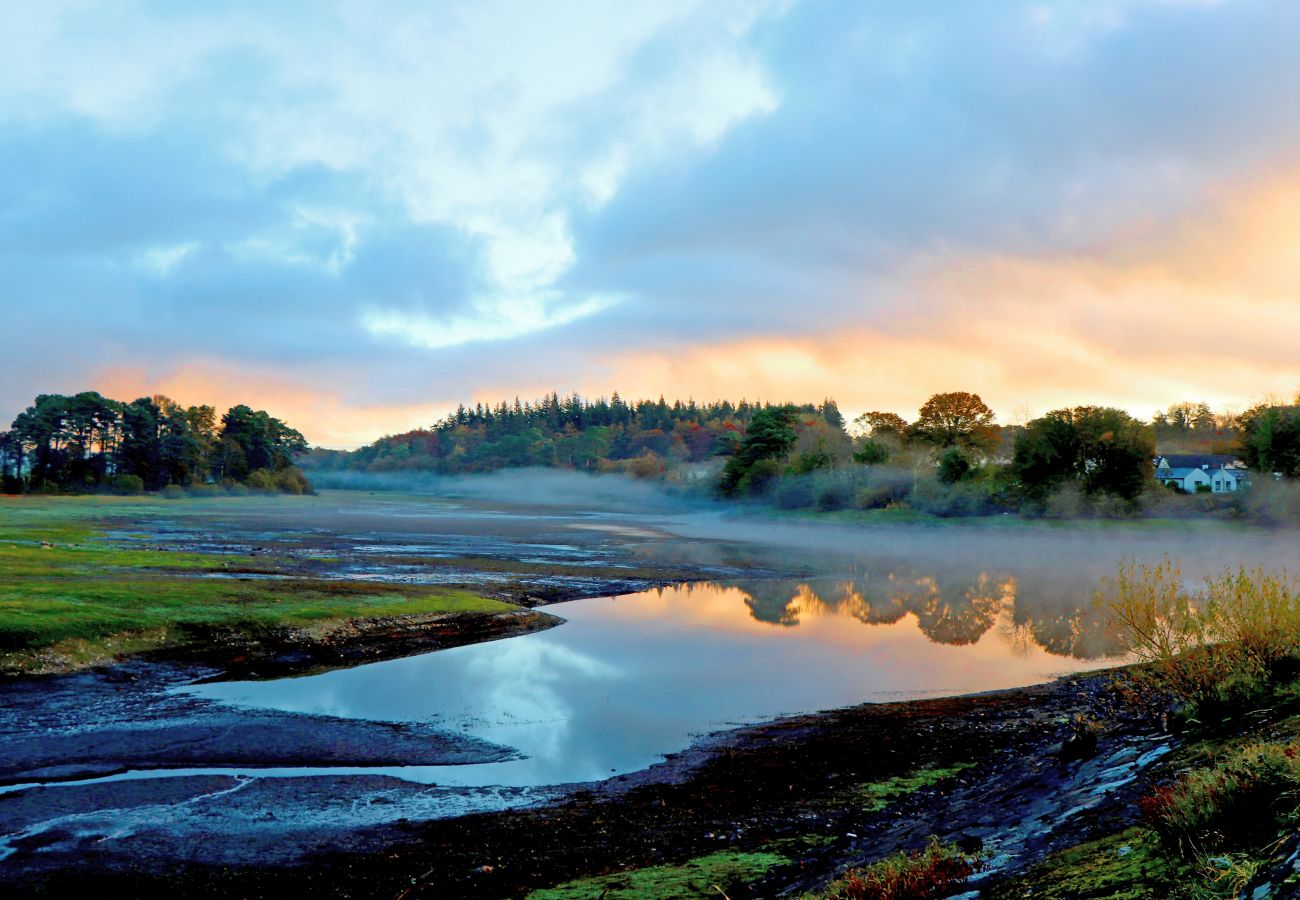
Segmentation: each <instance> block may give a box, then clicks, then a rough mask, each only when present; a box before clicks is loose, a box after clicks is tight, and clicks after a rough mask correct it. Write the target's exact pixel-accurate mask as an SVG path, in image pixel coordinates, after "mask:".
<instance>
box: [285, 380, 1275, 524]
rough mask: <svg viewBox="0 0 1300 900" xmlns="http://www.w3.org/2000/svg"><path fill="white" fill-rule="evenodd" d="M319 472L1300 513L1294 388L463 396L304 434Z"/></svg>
mask: <svg viewBox="0 0 1300 900" xmlns="http://www.w3.org/2000/svg"><path fill="white" fill-rule="evenodd" d="M1157 453H1161V454H1175V453H1181V454H1188V453H1192V454H1220V455H1225V456H1228V457H1232V458H1235V459H1237V460H1240V462H1241V464H1242V466H1244V467H1248V468H1249V470H1251V471H1252V472H1254V473H1256V474H1255V477H1251V478H1249V479H1243V480H1244V481H1248V483H1249V484H1250V485H1251V487H1252V490H1250V491H1243V492H1241V493H1240V494H1237V495H1233V496H1231V497H1229V496H1221V495H1213V496H1199V495H1198V496H1194V497H1192V496H1179V494H1180V492H1179V491H1178V490H1176V489H1171V488H1166V487H1164V486H1162V485H1161V484H1160V483H1158V482H1157V481H1156V480H1155V478H1154V470H1153V460H1154V458H1155V457H1156V455H1157ZM303 465H304V467H307V468H309V470H312V471H316V472H319V473H321V475H320V477H322V478H325V479H326V480H328V479H329V473H336V472H370V473H403V472H407V473H409V472H428V473H437V474H442V475H459V474H468V473H475V472H488V471H494V470H497V469H503V468H510V467H526V466H542V467H563V468H571V469H578V470H584V471H591V472H621V473H625V474H629V475H632V476H634V477H638V478H653V479H661V480H664V481H666V482H668V483H670V484H673V485H676V486H679V487H683V488H685V489H688V490H692V491H696V492H710V493H716V494H719V495H721V496H724V497H728V498H733V499H745V500H751V501H757V502H762V503H768V504H773V505H775V506H778V507H782V508H786V509H803V508H808V509H819V510H822V511H834V510H852V509H858V510H874V509H893V510H913V511H916V512H920V513H926V514H932V515H938V516H963V515H987V514H995V513H1000V512H1017V513H1023V514H1029V515H1045V516H1055V517H1077V516H1080V515H1134V514H1139V513H1148V514H1157V515H1159V514H1167V513H1174V514H1177V513H1184V512H1196V513H1206V514H1212V515H1221V516H1224V517H1234V516H1236V517H1245V516H1250V517H1255V518H1259V519H1264V520H1274V519H1276V520H1286V521H1295V520H1297V519H1300V491H1298V490H1296V485H1295V484H1294V482H1293V479H1295V478H1297V477H1298V476H1300V397H1298V398H1296V400H1295V401H1294V402H1292V403H1291V404H1285V403H1269V404H1260V405H1258V406H1255V407H1253V408H1251V409H1249V410H1247V411H1245V412H1243V413H1239V414H1229V413H1216V412H1215V411H1213V410H1211V409H1210V408H1209V407H1208V406H1207V405H1206V404H1203V403H1178V404H1174V405H1173V406H1170V407H1169V408H1167V409H1165V410H1163V411H1161V412H1160V413H1158V414H1157V415H1155V416H1154V417H1153V418H1152V420H1151V421H1149V422H1146V421H1142V420H1139V419H1136V418H1134V417H1133V416H1131V415H1129V414H1128V413H1127V412H1125V411H1123V410H1120V409H1115V408H1111V407H1104V406H1077V407H1073V408H1068V409H1060V410H1054V411H1052V412H1049V413H1047V414H1046V415H1044V416H1041V417H1039V418H1036V419H1033V420H1030V421H1028V422H1026V423H1024V424H1017V425H1005V424H1000V423H998V421H997V418H996V416H995V415H994V413H993V411H992V410H991V409H990V408H989V407H988V406H987V405H986V404H985V403H984V402H983V401H982V400H981V398H980V397H979V395H978V394H974V393H970V392H966V391H952V392H946V393H940V394H935V395H934V396H932V397H931V398H930V399H929V400H927V401H926V403H925V404H924V405H923V406H922V407H921V408H920V409H919V410H918V411H917V414H916V416H915V417H914V418H913V419H912V420H911V421H908V420H907V419H905V418H903V417H902V416H900V415H898V414H896V413H892V412H881V411H870V412H866V413H863V414H862V415H860V416H858V417H857V418H856V419H854V420H853V421H852V422H849V421H846V419H845V417H844V416H843V414H842V413H841V412H840V410H839V408H838V406H837V405H836V403H835V401H834V400H831V399H826V400H823V401H822V402H821V403H819V404H810V403H805V404H800V405H795V404H771V403H762V402H748V401H744V400H742V401H740V402H739V403H731V402H727V401H722V402H713V403H706V404H697V403H696V402H695V401H693V400H692V401H687V402H685V403H683V402H681V401H680V400H679V401H676V402H674V403H668V402H667V401H665V400H664V399H663V398H662V397H661V398H659V399H658V400H655V401H652V400H640V401H636V402H632V403H629V402H625V401H624V400H622V399H621V398H620V397H619V395H618V394H617V393H615V394H614V395H613V396H612V397H610V398H609V399H605V398H599V399H597V400H594V401H592V400H587V399H584V398H582V397H581V396H579V395H577V394H573V395H571V396H569V397H567V398H561V397H559V396H558V394H556V393H552V394H550V395H548V396H546V397H544V398H542V399H540V400H537V401H535V402H525V403H521V402H520V401H519V400H518V399H516V400H515V401H514V402H512V403H510V402H500V403H497V404H496V405H483V404H477V405H475V406H474V407H473V408H467V407H465V406H461V407H460V408H458V409H457V410H456V412H455V413H453V414H452V415H449V416H448V417H447V418H445V419H443V420H442V421H440V422H438V423H436V424H434V425H433V426H432V427H430V428H427V429H419V430H416V431H411V432H407V433H405V434H400V435H395V436H391V437H385V438H383V439H381V440H379V441H376V442H375V443H373V444H370V445H368V446H366V447H362V448H360V449H358V450H355V451H334V450H315V451H312V452H311V453H310V454H308V455H307V456H306V457H305V458H304V460H303Z"/></svg>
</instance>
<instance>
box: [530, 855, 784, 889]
mask: <svg viewBox="0 0 1300 900" xmlns="http://www.w3.org/2000/svg"><path fill="white" fill-rule="evenodd" d="M789 862H790V860H789V859H787V858H786V857H784V856H781V855H780V854H777V853H763V852H759V853H738V852H729V851H724V852H721V853H711V854H709V855H708V856H701V857H698V858H696V859H692V860H690V861H689V862H685V863H682V864H680V865H666V866H650V867H647V868H644V869H632V870H631V871H628V872H619V873H617V874H614V875H600V876H597V877H594V878H579V879H578V880H576V881H569V882H566V883H565V884H561V885H559V886H558V887H553V888H546V889H544V890H539V891H533V892H532V893H531V894H529V895H528V900H601V898H605V900H636V898H642V900H687V898H693V897H722V896H724V894H725V893H730V892H731V891H732V890H734V889H735V887H736V886H738V885H742V884H748V883H750V882H752V881H757V880H758V879H759V878H762V877H763V876H764V875H766V874H767V872H768V871H769V870H770V869H772V868H773V867H774V866H782V865H786V864H787V863H789ZM720 891H721V892H722V893H720Z"/></svg>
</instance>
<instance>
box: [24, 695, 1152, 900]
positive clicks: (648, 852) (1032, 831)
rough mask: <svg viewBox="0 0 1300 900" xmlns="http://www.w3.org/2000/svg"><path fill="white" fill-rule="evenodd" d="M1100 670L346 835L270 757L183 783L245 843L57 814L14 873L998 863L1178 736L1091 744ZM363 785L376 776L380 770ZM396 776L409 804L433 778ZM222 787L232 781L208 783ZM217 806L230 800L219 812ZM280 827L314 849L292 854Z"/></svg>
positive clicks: (50, 883)
mask: <svg viewBox="0 0 1300 900" xmlns="http://www.w3.org/2000/svg"><path fill="white" fill-rule="evenodd" d="M1103 687H1104V676H1089V677H1084V678H1077V679H1072V680H1069V681H1062V682H1057V683H1053V684H1051V685H1046V686H1041V687H1036V688H1028V689H1023V690H1016V691H1006V692H999V693H996V694H989V695H979V696H973V697H962V698H953V699H944V700H929V701H917V702H912V703H904V704H869V705H864V706H859V707H853V708H850V709H845V710H837V711H833V712H828V713H821V714H815V715H808V716H798V717H793V718H788V719H784V720H780V721H777V722H772V723H767V724H764V725H759V726H754V727H749V728H742V729H737V730H734V731H728V732H723V733H719V734H716V735H713V736H710V737H708V738H706V739H704V740H702V741H700V742H699V743H697V744H696V745H695V746H693V747H692V748H690V749H689V750H687V751H686V752H684V753H681V754H679V755H676V756H674V757H672V758H670V759H668V760H666V761H665V762H663V763H661V764H659V765H656V766H654V767H652V768H650V769H648V770H645V771H643V772H638V773H634V774H631V775H627V776H622V777H619V778H615V779H612V780H610V781H608V782H605V783H601V784H596V785H586V786H575V787H572V788H569V789H565V790H563V791H561V792H559V798H560V799H558V800H556V799H555V797H556V794H555V792H552V794H551V795H550V797H539V798H538V799H539V800H547V799H550V800H552V801H553V802H549V803H544V804H543V805H541V806H537V807H535V808H527V809H512V810H504V811H500V812H492V813H480V814H476V815H471V816H462V817H458V818H451V819H439V820H435V821H430V822H423V823H411V824H402V823H399V822H390V823H389V824H386V825H382V826H380V827H374V828H366V827H364V826H363V827H353V828H351V829H350V830H349V832H348V834H347V837H346V839H341V836H340V835H339V834H338V833H337V832H338V829H336V828H326V827H324V826H323V825H322V824H321V821H320V819H319V818H318V819H317V820H315V821H314V822H313V821H311V820H307V821H305V822H304V823H301V824H300V825H299V826H298V827H294V826H293V824H292V817H293V813H294V812H295V811H296V810H299V809H301V808H302V807H303V794H304V793H308V794H323V793H329V792H331V791H337V790H339V789H340V788H341V787H342V785H341V783H340V782H338V781H337V779H336V780H335V781H334V783H332V784H331V783H330V780H329V779H293V778H263V779H259V780H258V782H257V783H256V784H254V785H249V786H247V787H244V788H243V789H242V790H241V789H239V788H240V785H238V784H236V783H233V782H232V783H229V784H227V783H225V782H218V783H212V782H210V781H203V782H201V783H195V784H193V785H191V786H190V789H191V790H193V791H195V792H201V795H202V796H203V797H205V798H211V799H208V800H205V801H204V802H206V803H208V804H210V805H214V809H209V810H208V811H207V817H208V819H209V822H212V821H222V820H225V821H233V822H236V823H239V824H240V827H244V828H246V830H247V835H246V839H245V843H244V844H243V846H242V847H241V849H240V850H239V852H238V853H237V854H236V855H235V856H234V857H233V858H232V856H231V855H229V854H226V855H224V856H220V855H218V854H219V851H218V849H217V848H218V847H219V846H220V845H221V842H219V841H211V843H210V844H209V845H208V846H207V847H206V848H205V847H203V846H202V845H196V844H194V842H193V840H192V839H193V836H194V835H193V828H194V827H196V826H195V823H193V822H191V823H188V824H187V823H185V822H183V821H173V822H170V823H168V822H162V823H157V824H154V825H152V826H146V825H145V824H144V823H137V824H136V825H135V826H134V827H137V828H139V829H141V831H142V833H141V835H140V839H139V840H137V841H135V842H134V848H135V850H134V852H129V853H122V852H121V850H122V848H123V847H124V844H123V842H120V841H119V842H113V841H107V842H105V841H96V840H95V839H94V836H93V834H91V835H82V836H81V837H80V838H79V839H77V840H75V841H73V840H69V839H68V838H67V837H66V836H62V837H61V839H58V840H49V841H48V842H47V843H46V844H45V845H44V846H43V856H44V858H43V859H40V860H39V861H38V863H37V864H36V865H35V866H32V867H29V868H27V869H26V870H25V871H21V872H18V873H15V875H14V876H13V877H10V879H9V884H10V885H11V886H12V887H13V888H14V890H16V891H21V892H22V893H24V894H32V895H42V894H44V895H50V896H55V895H58V894H60V893H61V892H63V891H67V890H74V889H76V888H77V887H78V886H84V884H85V883H86V880H87V879H89V878H91V877H93V878H94V879H95V882H96V884H97V885H99V886H101V887H104V886H106V887H109V888H112V889H114V890H117V891H121V892H124V893H127V894H132V895H136V896H163V895H167V896H176V895H178V894H180V895H193V896H232V895H238V896H247V897H272V896H284V895H285V894H286V893H287V892H291V893H293V894H295V895H310V896H330V897H358V896H366V897H389V896H392V897H397V896H431V897H432V896H442V897H445V896H466V897H507V896H524V895H526V894H527V893H529V892H530V891H532V890H535V889H543V888H548V887H551V886H554V885H557V884H563V883H566V882H570V881H572V880H574V879H586V881H584V882H583V883H580V884H574V885H570V887H569V888H566V889H565V890H566V893H563V894H560V895H557V896H574V897H578V896H599V895H601V891H604V890H607V889H610V888H611V886H613V887H617V884H618V883H620V879H627V878H629V877H632V876H629V875H627V874H623V875H619V876H616V877H615V878H613V879H612V881H611V880H609V879H606V880H605V881H603V882H598V881H591V879H600V878H602V877H603V876H605V875H606V874H607V873H611V872H612V873H619V872H622V873H627V872H628V871H630V870H638V869H647V868H649V867H659V868H661V869H662V868H663V867H668V868H669V869H673V868H675V867H681V866H684V865H685V866H686V867H687V869H688V870H689V864H690V862H691V861H692V860H696V861H698V860H701V859H708V858H715V859H716V858H718V856H719V854H722V857H721V858H722V859H724V860H727V861H729V862H731V863H732V864H733V865H740V871H745V872H747V873H748V874H749V875H750V876H751V878H750V881H749V883H748V884H743V883H736V884H729V885H727V886H726V887H725V889H726V890H727V892H728V895H729V896H732V897H738V896H775V895H779V894H784V893H797V892H800V891H803V890H806V889H809V888H813V887H815V886H817V885H818V884H821V883H824V882H825V881H826V880H827V879H829V878H830V877H831V876H832V875H834V874H835V873H836V872H838V871H839V870H841V869H842V868H843V867H844V866H845V865H848V864H853V863H857V862H862V861H869V860H871V859H874V858H878V857H879V856H882V855H884V854H886V853H887V852H889V851H891V850H893V849H896V848H910V847H914V846H919V845H920V844H922V843H924V841H925V840H926V838H927V837H928V835H930V834H936V835H939V836H940V837H943V838H945V839H948V840H954V841H960V842H962V843H963V845H964V846H968V847H972V848H976V847H978V848H980V849H982V851H983V852H984V854H985V855H986V856H987V858H988V859H989V860H990V865H989V867H988V869H987V870H986V871H987V874H986V876H985V877H986V878H987V879H988V883H989V884H993V883H996V882H997V881H1003V880H1005V879H1007V878H1009V877H1011V876H1014V875H1015V874H1017V873H1020V872H1024V871H1026V870H1028V869H1030V868H1032V866H1033V865H1034V864H1035V863H1037V862H1038V861H1040V860H1041V859H1042V858H1044V856H1045V855H1047V854H1049V853H1052V852H1054V851H1057V850H1061V849H1064V848H1068V847H1071V846H1075V845H1077V844H1080V843H1084V842H1087V841H1090V840H1094V839H1096V838H1097V837H1098V836H1101V835H1106V834H1111V833H1114V832H1116V831H1121V830H1123V829H1124V828H1127V827H1129V826H1131V825H1132V823H1133V822H1134V821H1135V820H1136V817H1137V812H1136V805H1135V800H1136V798H1137V797H1138V796H1140V794H1141V793H1142V791H1143V790H1144V789H1145V788H1146V786H1147V784H1148V783H1149V781H1150V780H1151V778H1153V777H1154V775H1155V773H1156V771H1157V766H1158V763H1159V761H1160V759H1161V758H1162V757H1163V756H1164V755H1165V754H1166V753H1168V752H1169V749H1170V748H1171V747H1172V746H1174V743H1175V742H1174V741H1173V740H1172V739H1171V738H1170V737H1169V736H1167V735H1163V734H1160V733H1159V732H1158V731H1156V730H1154V729H1152V728H1151V727H1149V726H1148V725H1147V723H1143V722H1140V721H1137V720H1130V719H1116V720H1115V721H1114V722H1113V723H1112V724H1111V725H1110V726H1108V727H1107V729H1106V730H1105V731H1104V733H1102V734H1101V735H1100V736H1099V737H1098V739H1097V742H1096V745H1095V747H1093V746H1086V747H1085V746H1081V745H1080V744H1079V742H1078V738H1077V731H1076V729H1075V728H1074V725H1073V724H1072V723H1073V722H1075V721H1078V720H1079V717H1081V716H1089V717H1091V716H1095V715H1096V714H1097V713H1098V712H1099V711H1101V709H1102V708H1103V707H1105V706H1106V705H1107V704H1108V700H1107V698H1106V694H1105V692H1104V690H1103ZM183 780H184V779H168V780H167V781H168V784H167V785H166V789H167V790H169V791H171V792H173V793H175V792H179V791H182V790H183V789H184V787H183V785H182V784H180V782H181V781H183ZM354 787H355V785H354ZM370 787H371V795H372V796H374V793H373V791H374V789H376V788H378V787H380V786H379V785H371V786H370ZM382 787H383V788H384V790H386V791H387V792H388V793H387V796H388V802H389V803H395V804H401V803H403V802H406V801H407V800H409V797H407V796H405V795H414V794H416V793H418V792H419V790H420V789H419V787H418V786H415V785H406V786H404V787H402V786H400V785H399V784H398V783H389V784H386V785H383V786H382ZM160 789H161V788H160V785H159V784H157V783H145V782H141V783H137V784H136V785H132V786H129V787H127V788H126V789H124V790H122V791H121V792H120V793H119V794H118V795H116V796H115V798H114V803H115V804H116V805H119V806H122V807H124V808H127V809H130V808H133V807H139V806H147V805H150V804H154V803H156V802H158V797H157V792H158V791H159V790H160ZM67 790H70V789H69V788H45V789H39V790H37V791H30V792H27V793H26V794H25V796H24V800H23V803H24V804H26V805H29V806H30V805H33V804H37V803H39V802H41V800H42V798H43V797H44V799H45V802H58V798H59V797H60V792H61V791H67ZM222 790H226V791H229V793H228V794H226V795H225V796H224V798H218V797H216V796H214V795H217V794H218V793H219V792H220V791H222ZM426 790H427V789H426ZM132 791H135V792H137V793H135V794H134V795H132V793H131V792H132ZM215 807H224V808H225V812H224V813H223V814H222V815H221V816H216V815H215ZM254 808H256V809H262V810H266V809H272V810H277V811H278V812H277V818H276V821H274V822H263V823H262V824H261V825H260V826H254V825H253V824H252V823H251V822H249V821H248V817H247V816H244V815H232V814H231V811H236V812H238V811H248V810H251V809H254ZM83 824H84V823H83ZM200 827H201V826H200ZM208 827H211V826H210V824H209V826H208ZM210 837H211V835H210ZM187 842H188V846H189V847H190V849H189V851H188V853H183V854H180V855H179V856H178V855H177V851H178V849H179V848H180V847H181V846H182V845H186V844H187ZM324 845H327V846H328V847H329V849H328V850H325V849H324ZM19 849H23V848H19ZM259 849H261V850H263V851H265V852H261V853H259V852H258V851H259ZM288 849H296V850H297V851H299V853H300V854H301V856H300V858H299V859H297V860H296V862H291V863H288V864H285V862H284V861H285V860H286V859H287V857H288V855H289V854H286V852H285V851H286V850H288ZM205 853H206V854H207V855H206V857H205ZM30 855H31V856H33V857H39V856H41V855H42V854H30ZM756 860H757V861H758V862H760V863H761V865H757V866H755V865H754V863H755V861H756ZM56 863H57V864H56ZM745 863H749V864H750V865H749V867H748V868H746V867H745V865H744V864H745ZM713 874H717V873H716V872H715V873H713ZM657 877H667V876H664V875H663V872H660V873H658V875H657ZM593 886H594V889H593V890H588V889H589V888H593ZM615 895H617V894H615Z"/></svg>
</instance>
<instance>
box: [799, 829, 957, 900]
mask: <svg viewBox="0 0 1300 900" xmlns="http://www.w3.org/2000/svg"><path fill="white" fill-rule="evenodd" d="M979 867H980V862H979V860H978V859H975V858H972V857H969V856H966V855H965V854H963V853H962V852H961V851H960V850H958V849H957V848H956V847H954V846H953V845H951V844H944V843H941V842H940V841H939V840H938V838H933V837H932V838H930V842H929V843H928V844H927V845H926V847H925V849H924V850H916V851H913V852H911V853H907V852H899V853H895V854H892V855H891V856H887V857H885V858H884V859H882V860H880V862H877V863H872V864H871V865H869V866H863V867H862V868H859V869H850V870H849V871H847V872H845V873H844V874H843V875H841V876H840V877H839V878H837V879H835V881H833V882H831V883H830V885H828V886H827V887H826V889H825V890H824V891H822V892H820V893H818V894H816V895H814V897H816V898H819V900H929V898H938V897H947V896H950V895H951V894H952V893H953V892H954V891H955V890H956V889H957V888H959V887H961V885H963V884H964V883H965V882H966V879H968V878H970V876H971V875H973V874H975V872H976V871H977V870H978V869H979Z"/></svg>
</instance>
